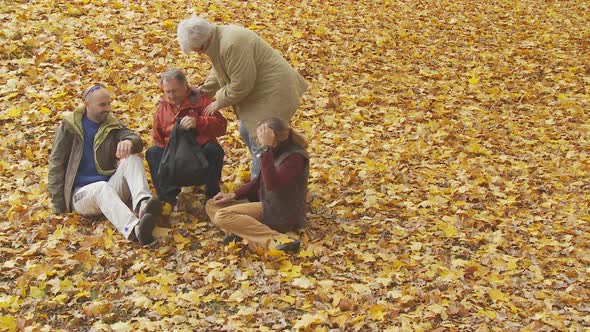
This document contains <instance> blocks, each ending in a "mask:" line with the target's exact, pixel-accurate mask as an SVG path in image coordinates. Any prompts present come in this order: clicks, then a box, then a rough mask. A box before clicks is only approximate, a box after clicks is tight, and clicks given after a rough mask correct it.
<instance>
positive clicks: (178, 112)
mask: <svg viewBox="0 0 590 332" xmlns="http://www.w3.org/2000/svg"><path fill="white" fill-rule="evenodd" d="M160 85H161V86H162V90H163V91H164V95H163V96H162V98H161V100H160V103H159V104H158V108H157V110H156V114H155V115H154V123H153V138H154V146H152V147H150V148H149V149H148V150H147V151H146V159H147V162H148V165H149V167H150V173H151V175H152V181H153V183H154V186H155V187H156V191H157V192H158V196H159V198H160V200H162V201H163V202H166V203H170V204H171V205H173V206H174V205H175V204H176V202H177V196H178V194H179V193H180V187H178V186H176V185H173V184H170V183H160V182H161V181H160V179H158V170H159V168H160V163H161V161H162V155H163V153H164V149H165V147H166V144H167V143H168V139H169V138H170V134H171V132H172V128H174V125H175V124H176V122H177V121H180V122H179V123H180V126H181V127H182V128H183V129H190V128H194V129H196V130H197V135H196V137H195V140H196V141H197V143H198V144H199V145H200V146H201V148H202V149H203V153H204V154H205V157H206V158H207V161H208V162H209V165H210V166H209V167H210V170H209V172H208V173H209V174H208V176H205V177H204V178H203V179H201V182H202V183H203V184H204V185H205V195H206V196H207V198H211V197H213V196H215V195H216V194H217V193H218V192H219V191H220V189H219V182H220V180H221V169H222V168H223V157H224V152H223V148H222V147H221V145H219V143H218V142H217V137H219V136H222V135H224V134H225V131H226V128H227V120H226V119H225V118H224V117H223V115H221V113H219V112H215V113H213V114H211V115H205V114H204V113H203V111H204V110H205V108H206V107H207V106H208V105H209V104H211V100H210V99H209V98H208V97H206V96H205V95H203V94H201V93H200V92H199V90H198V89H196V88H192V87H190V86H189V84H188V81H187V78H186V75H185V74H184V73H183V72H182V71H181V70H180V69H177V68H170V69H168V70H166V71H165V72H164V73H163V74H162V77H161V79H160Z"/></svg>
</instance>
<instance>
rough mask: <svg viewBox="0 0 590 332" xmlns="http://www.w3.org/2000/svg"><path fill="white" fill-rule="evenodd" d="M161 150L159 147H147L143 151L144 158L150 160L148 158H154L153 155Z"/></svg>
mask: <svg viewBox="0 0 590 332" xmlns="http://www.w3.org/2000/svg"><path fill="white" fill-rule="evenodd" d="M161 149H162V148H161V147H159V146H157V145H154V146H150V147H149V148H148V149H147V150H146V151H145V157H146V158H147V159H150V158H152V157H154V156H155V155H156V154H157V153H158V151H159V150H161Z"/></svg>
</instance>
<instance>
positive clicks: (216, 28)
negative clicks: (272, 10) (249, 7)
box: [177, 16, 308, 178]
mask: <svg viewBox="0 0 590 332" xmlns="http://www.w3.org/2000/svg"><path fill="white" fill-rule="evenodd" d="M177 32H178V43H179V44H180V49H181V50H182V52H184V53H190V52H197V53H200V54H205V55H207V56H208V57H209V59H210V60H211V62H212V68H211V72H210V73H209V76H208V77H207V80H206V81H205V83H204V84H203V85H202V86H200V87H199V89H200V90H201V92H202V93H203V94H205V95H206V96H208V97H210V98H213V96H214V97H215V101H214V102H213V103H211V104H210V105H209V106H208V107H207V108H206V109H205V114H209V115H210V114H213V113H215V112H217V111H219V110H220V109H222V108H224V107H227V106H233V108H234V111H235V112H236V115H237V117H238V119H239V120H240V123H239V124H240V135H241V137H242V139H243V140H244V142H245V143H246V145H247V146H248V149H249V150H250V153H251V154H252V168H251V177H252V178H254V177H256V176H257V175H258V174H259V172H260V148H261V147H260V145H259V144H258V142H257V140H256V126H257V125H258V123H259V122H261V121H263V120H266V119H268V118H272V117H278V118H280V119H283V120H285V121H287V122H288V121H289V120H290V119H291V117H292V116H293V114H294V113H295V111H296V110H297V108H298V107H299V102H300V98H301V96H302V95H303V93H304V92H305V91H306V90H307V87H308V85H307V83H306V82H305V79H304V78H303V77H302V76H301V75H300V74H299V73H298V72H297V70H295V69H294V68H293V67H292V66H291V65H290V64H289V63H288V62H287V60H285V58H283V57H282V56H281V55H280V54H279V52H277V51H276V50H275V49H273V48H272V47H271V46H270V45H269V44H268V43H267V42H266V41H264V39H262V38H261V37H260V36H258V35H257V34H256V33H255V32H253V31H251V30H249V29H246V28H243V27H239V26H234V25H216V24H212V23H210V22H208V21H207V20H205V19H203V18H201V17H198V16H193V17H190V18H188V19H185V20H183V21H182V22H180V24H179V25H178V31H177Z"/></svg>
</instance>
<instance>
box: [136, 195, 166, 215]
mask: <svg viewBox="0 0 590 332" xmlns="http://www.w3.org/2000/svg"><path fill="white" fill-rule="evenodd" d="M147 213H149V214H151V215H152V216H153V217H156V218H157V217H159V216H161V215H162V202H161V201H160V200H159V199H157V198H156V197H150V198H149V199H148V200H147V201H146V200H145V199H144V200H143V201H142V202H141V204H140V208H139V219H141V218H142V217H143V216H144V215H145V214H147Z"/></svg>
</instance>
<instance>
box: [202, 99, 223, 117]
mask: <svg viewBox="0 0 590 332" xmlns="http://www.w3.org/2000/svg"><path fill="white" fill-rule="evenodd" d="M220 109H221V107H219V104H218V103H217V100H216V101H214V102H212V103H211V104H209V106H207V107H206V108H205V111H204V113H205V115H206V116H212V115H213V114H214V113H215V112H217V111H219V110H220Z"/></svg>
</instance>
